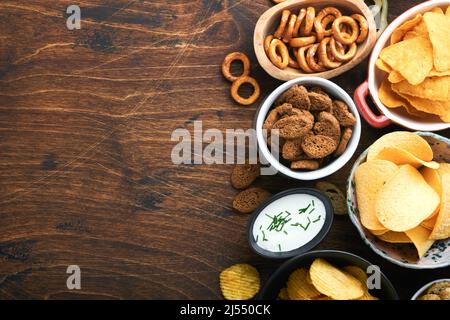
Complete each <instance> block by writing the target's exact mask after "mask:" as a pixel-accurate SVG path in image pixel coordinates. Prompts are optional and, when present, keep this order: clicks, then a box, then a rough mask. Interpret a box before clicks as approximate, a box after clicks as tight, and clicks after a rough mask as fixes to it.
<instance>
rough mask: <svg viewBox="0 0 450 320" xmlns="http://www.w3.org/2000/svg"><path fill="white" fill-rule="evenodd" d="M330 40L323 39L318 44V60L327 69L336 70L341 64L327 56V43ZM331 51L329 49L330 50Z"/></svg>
mask: <svg viewBox="0 0 450 320" xmlns="http://www.w3.org/2000/svg"><path fill="white" fill-rule="evenodd" d="M330 40H331V38H329V37H327V38H323V40H322V41H321V42H320V45H319V60H320V61H321V62H322V64H323V66H324V67H326V68H328V69H336V68H338V67H340V66H341V65H342V62H339V61H332V60H331V59H330V57H329V56H328V54H329V51H328V48H329V45H328V44H329V43H330ZM330 51H331V49H330ZM331 57H332V58H334V55H333V54H332V55H331Z"/></svg>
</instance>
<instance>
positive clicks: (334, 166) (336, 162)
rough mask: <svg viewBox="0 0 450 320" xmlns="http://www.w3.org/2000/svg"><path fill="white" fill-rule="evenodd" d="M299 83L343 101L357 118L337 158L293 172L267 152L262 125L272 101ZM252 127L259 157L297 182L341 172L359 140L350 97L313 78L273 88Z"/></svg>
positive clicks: (354, 111) (328, 83) (358, 131)
mask: <svg viewBox="0 0 450 320" xmlns="http://www.w3.org/2000/svg"><path fill="white" fill-rule="evenodd" d="M296 84H299V85H303V86H306V87H321V88H322V89H323V90H324V91H325V92H327V94H328V95H329V96H330V97H331V98H332V99H337V100H342V101H343V102H345V103H346V104H347V105H348V108H349V111H350V112H351V113H353V115H354V116H355V118H356V124H355V125H354V126H353V133H352V137H351V139H350V141H349V142H348V145H347V148H346V149H345V151H344V153H343V154H342V155H340V156H339V157H337V158H335V159H333V160H332V161H331V162H330V163H328V164H327V165H325V166H323V167H321V168H319V169H317V170H313V171H295V170H291V169H290V168H288V167H286V166H285V165H284V164H282V163H281V162H280V161H279V160H278V159H276V157H275V156H274V155H273V154H272V153H271V152H270V150H269V147H268V146H267V142H266V139H265V137H264V131H263V128H262V127H263V124H264V121H265V119H266V117H267V114H268V113H269V111H270V110H271V109H272V107H273V104H274V103H275V100H276V99H277V98H278V97H279V96H280V95H281V94H282V93H284V92H285V91H286V90H288V89H289V88H290V87H292V86H294V85H296ZM254 126H255V127H256V138H257V141H258V148H259V150H260V153H259V155H260V157H261V158H264V159H265V160H266V162H267V163H269V164H270V165H271V166H272V167H273V168H274V169H276V171H277V172H279V173H281V174H282V175H284V176H287V177H290V178H292V179H296V180H302V181H306V180H317V179H321V178H324V177H327V176H329V175H331V174H333V173H335V172H336V171H338V170H339V169H341V168H342V167H343V166H344V165H345V164H346V163H347V162H348V161H350V159H351V158H352V156H353V154H354V153H355V151H356V148H357V147H358V143H359V139H360V138H361V118H360V117H359V113H358V110H357V109H356V106H355V103H354V102H353V100H352V98H351V97H350V96H349V95H348V94H347V92H345V91H344V89H342V88H341V87H339V86H338V85H337V84H335V83H333V82H331V81H329V80H326V79H322V78H316V77H302V78H298V79H294V80H291V81H288V82H285V83H283V84H282V85H281V86H279V87H278V88H276V89H275V90H274V91H273V92H272V93H271V94H270V95H269V96H268V97H267V98H266V99H265V100H264V102H263V104H262V105H261V106H260V107H259V108H258V110H257V112H256V116H255V121H254Z"/></svg>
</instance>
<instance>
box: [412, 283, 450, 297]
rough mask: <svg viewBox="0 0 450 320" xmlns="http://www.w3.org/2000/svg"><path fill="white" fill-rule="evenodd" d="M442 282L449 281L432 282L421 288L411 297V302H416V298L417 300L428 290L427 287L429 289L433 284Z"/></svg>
mask: <svg viewBox="0 0 450 320" xmlns="http://www.w3.org/2000/svg"><path fill="white" fill-rule="evenodd" d="M442 281H450V279H438V280H434V281H431V282H429V283H427V284H426V285H424V286H423V287H422V288H420V289H419V290H417V292H416V293H415V294H414V295H413V297H412V298H411V300H417V298H419V297H420V296H421V295H423V294H424V293H425V291H426V290H428V288H429V287H431V286H432V285H433V284H435V283H437V282H442Z"/></svg>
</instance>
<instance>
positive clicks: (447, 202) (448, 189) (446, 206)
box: [430, 173, 450, 240]
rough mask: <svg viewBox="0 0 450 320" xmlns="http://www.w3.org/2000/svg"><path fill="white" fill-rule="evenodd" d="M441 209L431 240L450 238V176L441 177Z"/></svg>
mask: <svg viewBox="0 0 450 320" xmlns="http://www.w3.org/2000/svg"><path fill="white" fill-rule="evenodd" d="M441 183H442V194H441V207H440V210H439V214H438V215H437V219H436V224H435V225H434V228H433V231H432V232H431V235H430V239H434V240H440V239H447V238H449V237H450V174H447V173H446V174H444V175H442V176H441Z"/></svg>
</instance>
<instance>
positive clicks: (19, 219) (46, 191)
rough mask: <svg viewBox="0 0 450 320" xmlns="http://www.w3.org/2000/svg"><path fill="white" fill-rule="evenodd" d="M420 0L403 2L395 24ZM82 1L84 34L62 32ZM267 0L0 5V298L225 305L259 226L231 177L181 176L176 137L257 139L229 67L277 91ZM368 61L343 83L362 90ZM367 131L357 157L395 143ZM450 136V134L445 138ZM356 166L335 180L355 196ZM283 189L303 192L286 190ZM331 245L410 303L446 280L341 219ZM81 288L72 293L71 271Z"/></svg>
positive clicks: (6, 0) (266, 268) (200, 168)
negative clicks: (267, 56)
mask: <svg viewBox="0 0 450 320" xmlns="http://www.w3.org/2000/svg"><path fill="white" fill-rule="evenodd" d="M418 2H420V1H406V0H403V1H391V2H390V6H391V7H390V19H392V18H394V17H395V16H396V15H398V14H400V13H401V12H403V11H404V10H405V9H407V8H409V7H411V6H413V5H414V4H416V3H418ZM71 4H78V5H80V7H81V10H82V28H81V30H74V31H69V30H68V29H67V28H66V18H67V14H66V13H65V10H66V8H67V6H69V5H71ZM269 6H271V2H270V1H268V0H252V1H247V0H245V1H243V0H233V1H217V0H204V1H194V0H192V1H182V0H170V1H160V2H157V1H129V0H83V1H74V0H70V1H66V0H57V1H55V0H52V1H50V0H19V1H18V0H2V1H1V2H0V155H1V156H0V298H2V299H61V298H68V299H90V298H100V299H126V298H128V299H176V298H182V299H183V298H187V299H219V298H221V295H220V291H219V287H218V274H219V272H220V271H221V270H222V269H223V268H225V267H227V266H229V265H231V264H234V263H238V262H249V263H251V264H253V265H255V266H256V267H257V268H258V269H259V270H260V272H261V274H262V278H263V280H265V279H267V277H268V276H269V275H270V274H271V272H273V271H274V270H275V268H276V267H277V266H278V265H279V263H276V262H272V261H268V260H264V259H262V258H259V257H258V256H256V255H255V254H253V253H252V252H251V251H250V249H249V247H248V245H247V242H246V236H245V226H246V223H247V220H248V215H240V214H236V213H233V211H232V210H231V206H230V203H231V200H232V198H233V196H234V194H235V193H236V191H234V190H233V189H232V188H231V186H230V183H229V173H230V169H231V168H230V166H226V165H212V166H208V165H180V166H177V165H173V164H172V162H171V160H170V153H171V149H172V147H173V145H174V142H171V140H170V138H171V133H172V131H173V130H174V129H176V128H187V129H189V130H193V122H194V121H195V120H202V121H203V127H204V128H205V129H207V128H218V129H221V130H225V129H226V128H244V129H246V128H249V127H250V126H251V124H252V119H253V116H254V111H255V108H256V105H255V106H251V107H242V106H238V105H236V104H235V103H233V101H232V100H231V99H230V97H229V84H228V83H227V82H226V81H225V80H224V79H223V78H222V76H221V73H220V64H221V62H222V59H223V57H224V55H225V54H226V53H228V52H230V51H242V52H244V53H246V54H248V55H249V57H250V59H251V61H252V74H253V76H254V77H255V78H257V79H258V80H259V81H260V83H261V87H262V91H263V93H265V94H267V93H269V92H270V91H271V90H272V89H273V88H275V87H276V86H277V85H279V84H280V83H279V82H277V81H275V80H273V79H271V78H269V77H268V76H267V75H266V74H265V73H264V71H263V70H261V68H260V67H259V66H258V65H257V63H256V58H255V56H254V53H253V49H252V32H253V27H254V25H255V23H256V20H257V19H258V16H259V15H260V14H261V13H262V12H264V10H266V9H267V8H268V7H269ZM365 76H366V63H363V64H361V65H360V66H359V67H357V68H355V69H354V70H352V71H350V72H348V73H346V74H345V75H343V76H340V77H339V78H337V79H335V81H336V82H337V83H338V84H339V85H341V86H343V88H344V89H346V90H347V92H349V93H352V92H353V90H354V89H355V88H356V86H357V85H358V84H360V83H361V82H362V81H363V80H364V78H365ZM394 129H396V128H395V127H390V128H389V129H386V130H374V129H372V128H369V127H368V126H367V125H364V126H363V132H362V139H361V143H360V146H359V149H358V151H357V153H356V154H359V153H360V152H361V151H362V150H363V149H365V148H366V147H368V146H369V145H370V143H372V142H373V141H374V140H375V139H376V138H377V137H378V136H380V135H382V134H384V133H386V132H387V131H388V130H394ZM447 134H448V133H447ZM350 166H351V163H350V164H348V165H347V166H346V167H345V168H344V169H342V170H340V171H339V172H338V173H336V174H335V175H333V176H331V177H329V178H328V180H330V181H332V182H335V183H337V184H339V185H340V186H342V187H343V188H344V183H345V180H346V177H347V175H348V173H349V169H350ZM257 184H258V185H260V186H263V187H266V188H267V189H268V190H270V191H271V192H274V193H275V192H278V191H281V190H285V189H287V188H290V187H294V186H301V185H305V186H308V185H310V184H308V183H304V184H303V183H299V182H292V181H286V180H285V179H283V178H281V177H264V178H260V179H259V180H258V181H257ZM319 248H329V249H341V250H346V251H350V252H353V253H356V254H359V255H361V256H363V257H364V258H367V259H369V260H370V261H373V262H374V263H376V264H378V265H379V266H381V268H382V270H383V271H384V272H385V273H386V274H387V275H388V277H390V279H391V280H392V282H393V283H394V285H395V287H396V288H397V289H398V291H399V292H400V294H401V296H402V297H403V298H409V297H410V296H411V294H412V293H413V292H414V291H415V290H416V289H417V288H418V287H420V286H421V285H422V284H423V283H425V282H427V281H429V280H431V279H435V278H438V277H443V276H444V275H446V276H448V273H449V269H448V268H447V269H441V270H435V271H412V270H407V269H402V268H399V267H396V266H394V265H392V264H390V263H387V262H386V261H384V260H382V259H381V258H379V257H378V256H376V255H374V254H373V253H372V252H371V251H370V250H369V249H368V248H367V247H366V246H365V245H364V244H363V242H362V241H361V239H360V238H359V236H358V234H357V232H356V231H355V229H354V228H353V226H352V225H351V223H350V222H349V220H348V219H347V218H345V217H337V218H336V219H335V222H334V224H333V227H332V230H331V232H330V234H329V235H328V237H327V238H326V240H325V241H324V242H323V243H322V244H321V245H320V246H319ZM71 264H77V265H79V266H80V267H81V270H82V290H79V291H76V290H75V291H70V290H68V289H67V288H66V278H67V275H66V273H65V271H66V268H67V266H68V265H71Z"/></svg>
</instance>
